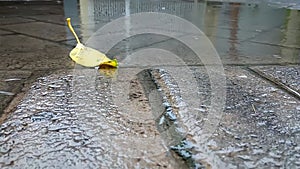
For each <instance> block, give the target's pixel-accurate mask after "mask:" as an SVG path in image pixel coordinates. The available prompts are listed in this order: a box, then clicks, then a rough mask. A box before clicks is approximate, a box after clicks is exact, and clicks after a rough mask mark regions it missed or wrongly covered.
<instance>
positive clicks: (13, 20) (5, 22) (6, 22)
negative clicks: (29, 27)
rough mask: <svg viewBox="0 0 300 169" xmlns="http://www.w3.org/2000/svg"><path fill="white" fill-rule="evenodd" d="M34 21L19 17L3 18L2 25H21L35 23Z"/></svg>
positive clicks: (0, 21)
mask: <svg viewBox="0 0 300 169" xmlns="http://www.w3.org/2000/svg"><path fill="white" fill-rule="evenodd" d="M33 21H34V20H32V19H28V18H22V17H18V16H2V17H0V23H1V25H9V24H19V23H28V22H33Z"/></svg>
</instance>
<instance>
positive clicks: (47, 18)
mask: <svg viewBox="0 0 300 169" xmlns="http://www.w3.org/2000/svg"><path fill="white" fill-rule="evenodd" d="M25 17H26V18H29V19H32V20H35V21H42V22H50V23H56V24H62V25H65V23H66V18H65V17H64V16H63V15H61V14H55V15H54V14H49V15H32V16H25Z"/></svg>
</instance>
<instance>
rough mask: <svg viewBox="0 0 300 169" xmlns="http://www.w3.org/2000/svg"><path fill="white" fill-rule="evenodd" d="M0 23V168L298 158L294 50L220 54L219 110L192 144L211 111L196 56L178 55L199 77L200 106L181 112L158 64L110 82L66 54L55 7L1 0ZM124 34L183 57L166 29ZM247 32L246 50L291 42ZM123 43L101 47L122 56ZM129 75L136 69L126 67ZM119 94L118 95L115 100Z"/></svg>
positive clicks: (289, 161)
mask: <svg viewBox="0 0 300 169" xmlns="http://www.w3.org/2000/svg"><path fill="white" fill-rule="evenodd" d="M1 3H3V2H0V4H1ZM0 23H1V24H0V44H1V45H0V58H1V62H0V115H1V116H0V117H1V118H0V123H1V126H0V154H1V155H0V166H1V167H0V168H11V167H13V168H32V167H34V166H35V167H41V168H42V167H53V168H99V167H102V168H124V166H127V167H128V168H133V167H137V168H142V167H148V168H186V167H189V166H190V167H191V166H198V167H201V166H204V167H207V168H209V167H210V166H211V167H213V168H221V167H224V166H226V168H264V167H266V168H270V167H273V168H299V167H300V163H299V161H298V160H297V159H299V157H300V147H299V146H300V134H299V133H300V132H299V131H300V127H299V126H300V124H299V122H300V106H299V105H300V104H299V100H300V94H299V93H300V87H299V86H300V79H299V78H300V76H299V74H300V66H299V65H298V64H297V63H299V57H298V61H297V58H295V60H296V61H295V62H293V63H292V64H288V63H287V64H285V65H282V62H281V65H277V64H276V61H275V60H276V58H275V59H274V56H272V57H273V60H271V61H270V62H268V61H266V62H264V63H262V65H260V63H259V59H257V58H259V57H258V56H255V58H256V59H257V60H255V59H254V61H253V62H251V63H252V64H249V63H248V62H247V59H246V60H244V61H241V60H239V59H236V60H232V58H227V57H226V56H225V57H224V60H223V61H224V63H226V64H227V65H224V68H225V74H226V78H227V82H226V91H227V93H226V104H225V111H224V113H223V114H222V117H221V119H220V120H219V121H218V122H219V124H218V125H217V128H216V130H215V131H214V132H213V133H212V135H211V137H210V138H209V139H208V140H206V141H205V142H204V143H203V141H202V140H201V138H202V137H200V136H201V134H203V133H201V132H202V131H203V130H205V129H203V126H205V125H204V124H205V123H210V121H209V120H210V119H209V118H208V117H209V116H208V112H209V110H210V109H213V108H212V107H210V105H211V104H212V103H210V98H211V97H212V94H211V92H210V91H211V85H210V81H209V78H208V76H207V74H206V70H205V68H204V67H203V65H202V64H201V63H200V62H199V63H194V62H193V59H190V60H189V59H187V63H189V64H190V65H193V66H192V67H191V70H193V73H194V77H193V78H192V79H194V80H195V81H197V84H198V89H197V90H198V91H197V93H198V94H199V100H198V102H197V104H199V106H198V107H192V108H190V110H191V112H184V113H186V114H185V115H182V116H181V115H180V113H182V112H180V102H178V100H176V98H180V97H183V95H184V93H183V92H184V91H180V92H182V93H181V94H180V92H178V91H176V88H174V86H175V85H178V84H176V82H174V79H172V78H170V79H168V78H162V77H168V76H169V75H168V73H167V72H164V71H163V70H162V69H158V70H157V69H152V70H149V71H146V72H145V71H143V69H141V68H137V67H126V66H125V67H120V69H119V77H118V78H117V79H110V78H107V77H104V76H103V75H101V74H99V73H98V71H97V70H93V69H81V68H78V66H76V65H75V64H74V63H73V62H72V61H71V60H70V59H69V57H68V53H69V51H70V50H71V49H72V47H73V46H72V45H74V44H75V40H74V39H73V37H72V36H69V32H68V30H67V28H66V26H65V18H64V9H63V5H62V4H57V3H54V2H47V5H45V4H42V3H41V2H35V3H33V4H31V5H22V4H17V5H16V4H13V3H3V5H2V4H1V5H0ZM75 25H77V26H75V27H76V30H77V31H79V30H80V29H79V28H80V25H78V24H76V22H75ZM242 31H243V30H242ZM272 31H274V29H270V30H267V32H272ZM275 31H276V30H275ZM254 32H255V30H254ZM256 32H257V31H256ZM258 32H259V31H258ZM83 38H84V37H83ZM213 38H219V39H220V41H226V40H228V39H226V37H213ZM227 38H228V37H227ZM246 39H247V38H246ZM129 41H131V43H132V44H134V45H135V48H134V49H133V51H137V50H139V49H143V48H148V47H158V46H159V47H162V48H165V49H168V50H170V51H172V52H173V53H175V54H177V55H185V56H187V58H193V57H192V53H189V52H188V49H186V48H185V46H182V45H181V46H180V44H179V43H178V42H176V41H175V40H173V39H169V38H166V37H160V36H152V37H151V36H149V35H145V36H136V37H133V38H131V39H130V40H129ZM250 41H251V42H249V43H248V42H247V41H243V43H244V44H243V45H244V46H247V45H248V44H251V45H252V47H253V50H255V48H254V47H255V46H256V47H261V46H260V45H262V46H263V47H266V46H267V47H270V48H279V47H280V48H284V49H286V50H291V51H293V52H299V48H300V47H299V44H295V45H294V46H293V45H291V44H288V46H284V45H282V44H271V43H269V42H263V43H262V39H259V36H258V37H256V38H254V39H250ZM267 41H268V40H267ZM123 43H125V42H121V43H120V44H118V45H117V46H116V47H115V49H114V50H111V51H110V53H109V55H110V56H114V55H117V56H122V54H124V53H125V52H124V48H125V47H124V44H123ZM297 45H298V46H297ZM172 46H173V48H172ZM174 46H176V47H174ZM178 49H181V50H178ZM217 49H218V46H217ZM223 50H224V49H223ZM221 51H222V49H221ZM288 53H291V52H286V54H288ZM221 55H222V52H221ZM221 57H222V56H221ZM278 57H281V56H278ZM267 58H268V57H267ZM288 58H289V57H288ZM277 59H278V58H277ZM248 60H251V59H249V58H248ZM289 61H291V60H289ZM75 68H78V69H75ZM171 68H172V70H173V71H174V72H176V71H177V72H180V71H181V70H182V69H181V67H180V66H171ZM135 72H142V73H141V74H139V75H137V76H135V75H134V76H133V74H134V73H135ZM143 73H144V74H143ZM90 82H92V83H90ZM182 84H183V85H184V84H185V83H184V82H182ZM112 85H115V88H112ZM117 85H120V86H117ZM124 85H129V86H128V93H122V92H121V91H124V90H120V91H118V90H119V89H121V88H122V87H124ZM179 85H180V84H179ZM150 89H155V90H154V91H156V92H151V91H152V90H150ZM157 89H159V90H157ZM191 90H194V89H191ZM187 92H188V91H187ZM122 94H123V95H125V96H126V97H124V98H128V99H127V100H122V101H120V100H118V99H116V98H114V97H115V96H116V95H117V96H120V95H122ZM162 96H165V97H162ZM166 98H167V99H166ZM186 99H187V100H183V102H189V101H191V102H192V100H193V98H192V97H191V98H188V97H187V98H186ZM189 99H190V100H189ZM116 100H117V101H120V102H122V103H120V104H116V102H114V101H116ZM179 100H180V99H179ZM128 105H130V106H128ZM166 105H167V106H166ZM168 105H169V106H168ZM132 106H133V107H132ZM120 110H127V112H123V111H120ZM157 112H158V113H157ZM172 113H173V114H172ZM195 114H196V115H195ZM173 115H174V116H173ZM172 118H178V119H180V120H175V122H174V119H173V120H172ZM207 119H208V121H206V120H207ZM211 122H213V121H211ZM170 126H171V127H170ZM179 130H180V131H179Z"/></svg>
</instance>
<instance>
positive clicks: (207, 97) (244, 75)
mask: <svg viewBox="0 0 300 169" xmlns="http://www.w3.org/2000/svg"><path fill="white" fill-rule="evenodd" d="M194 70H195V78H196V79H198V80H197V81H198V83H199V85H198V88H199V90H198V92H199V98H193V97H191V98H188V99H186V100H183V101H184V102H187V103H189V102H191V101H192V100H195V99H200V101H199V103H198V104H199V107H189V110H188V111H187V112H186V113H190V114H191V115H190V117H192V118H190V119H194V120H190V121H191V122H190V123H183V125H185V126H186V127H187V128H188V129H189V130H188V132H187V138H186V140H184V141H183V142H182V143H181V144H179V145H177V146H175V150H180V151H178V153H179V154H180V155H181V156H183V158H190V161H192V163H193V164H194V165H195V166H197V165H202V166H204V167H206V168H298V167H299V165H300V163H299V162H298V160H297V159H298V157H299V153H300V151H299V150H300V149H299V144H298V143H299V141H300V135H299V130H300V128H299V118H300V116H299V100H298V99H296V98H294V97H293V96H291V95H290V94H288V93H287V92H285V91H282V90H280V88H276V87H275V86H274V85H273V84H272V83H269V82H268V81H265V80H263V79H261V78H259V77H256V76H255V75H253V74H251V73H250V72H249V71H247V70H243V69H240V68H238V67H234V68H233V67H226V69H225V70H226V71H225V73H226V78H227V86H226V88H227V93H226V104H225V110H224V112H223V113H222V117H221V118H220V119H219V121H218V124H217V128H216V130H214V131H212V132H211V135H210V136H208V137H207V138H206V141H205V142H203V137H201V135H202V134H203V131H204V130H206V128H205V127H206V126H207V125H206V124H207V123H210V122H211V121H213V122H215V120H214V118H217V117H214V115H213V116H209V113H210V112H211V111H210V109H213V108H214V107H212V106H211V105H212V104H214V103H212V102H211V97H212V93H213V92H214V91H212V88H211V87H212V86H211V84H210V82H209V77H208V75H207V73H206V69H205V68H199V67H195V68H194ZM164 76H166V75H164ZM168 83H170V80H169V82H168ZM190 83H191V81H190ZM174 85H176V82H174V81H173V82H172V81H171V83H170V85H169V88H170V89H172V88H174V87H173V86H174ZM180 89H182V88H180ZM180 93H181V94H182V92H180ZM173 95H174V94H173ZM175 95H176V92H175ZM173 97H174V96H173ZM177 97H178V96H177ZM219 115H220V114H219V113H217V114H215V116H219ZM187 117H189V116H187ZM181 118H185V117H184V116H181ZM195 119H197V120H196V121H195ZM183 121H184V119H183ZM192 121H193V122H192ZM200 143H201V144H200ZM188 154H190V155H188Z"/></svg>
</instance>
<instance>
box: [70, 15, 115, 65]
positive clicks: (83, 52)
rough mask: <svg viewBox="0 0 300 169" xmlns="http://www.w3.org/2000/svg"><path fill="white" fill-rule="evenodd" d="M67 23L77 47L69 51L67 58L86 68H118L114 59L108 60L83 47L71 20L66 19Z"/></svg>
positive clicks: (102, 55)
mask: <svg viewBox="0 0 300 169" xmlns="http://www.w3.org/2000/svg"><path fill="white" fill-rule="evenodd" d="M67 23H68V27H69V29H70V31H71V32H72V33H73V35H74V36H75V38H76V41H77V45H76V47H75V48H74V49H72V50H71V52H70V54H69V56H70V57H71V58H72V60H73V61H75V62H76V63H78V64H80V65H82V66H86V67H96V66H101V65H107V66H111V67H118V61H117V60H116V59H113V60H111V59H109V58H108V57H107V56H106V55H105V54H104V53H101V52H99V51H97V50H95V49H93V48H90V47H87V46H84V45H83V44H82V43H81V42H80V40H79V38H78V36H77V35H76V33H75V31H74V29H73V27H72V25H71V19H70V18H67Z"/></svg>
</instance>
